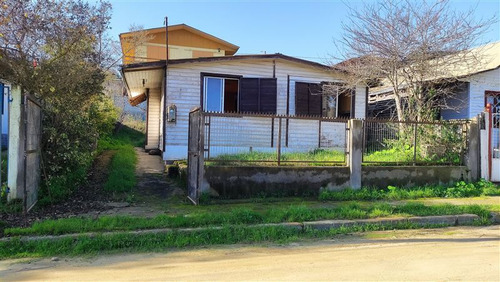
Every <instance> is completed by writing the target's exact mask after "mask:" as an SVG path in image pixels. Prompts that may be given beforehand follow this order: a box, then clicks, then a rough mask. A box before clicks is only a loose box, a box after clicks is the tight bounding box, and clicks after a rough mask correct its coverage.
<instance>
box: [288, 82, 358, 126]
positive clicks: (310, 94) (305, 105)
mask: <svg viewBox="0 0 500 282" xmlns="http://www.w3.org/2000/svg"><path fill="white" fill-rule="evenodd" d="M353 98H354V92H352V91H351V90H342V89H341V87H340V86H339V85H335V84H331V83H306V82H295V114H296V115H309V116H322V117H333V118H335V117H350V116H351V113H352V109H351V108H352V99H353Z"/></svg>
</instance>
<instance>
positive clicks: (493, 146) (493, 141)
mask: <svg viewBox="0 0 500 282" xmlns="http://www.w3.org/2000/svg"><path fill="white" fill-rule="evenodd" d="M486 103H487V104H489V105H490V112H491V121H490V127H491V129H490V132H491V133H490V140H489V142H490V145H489V146H488V147H489V150H490V153H489V154H490V158H491V162H490V164H491V169H490V181H494V182H500V91H486Z"/></svg>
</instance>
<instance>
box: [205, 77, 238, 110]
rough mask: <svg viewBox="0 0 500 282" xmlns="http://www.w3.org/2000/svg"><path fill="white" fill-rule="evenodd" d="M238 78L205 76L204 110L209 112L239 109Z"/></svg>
mask: <svg viewBox="0 0 500 282" xmlns="http://www.w3.org/2000/svg"><path fill="white" fill-rule="evenodd" d="M238 83H239V82H238V79H235V78H220V77H209V76H206V77H205V78H204V86H205V87H204V88H205V89H204V98H203V105H204V110H205V111H209V112H236V111H238Z"/></svg>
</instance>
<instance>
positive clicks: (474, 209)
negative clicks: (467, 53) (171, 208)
mask: <svg viewBox="0 0 500 282" xmlns="http://www.w3.org/2000/svg"><path fill="white" fill-rule="evenodd" d="M463 213H471V214H477V215H479V216H480V217H482V218H484V219H488V217H489V210H488V208H486V207H483V206H479V205H463V206H458V205H450V204H440V205H432V206H426V205H424V204H422V203H407V204H403V205H390V204H388V203H376V204H369V205H361V204H358V203H350V204H348V205H345V206H341V207H329V208H313V207H307V206H305V205H293V206H288V207H283V208H270V209H267V210H263V211H256V210H252V209H249V208H236V209H233V210H231V211H229V212H201V213H194V214H190V215H189V216H184V215H177V216H168V215H159V216H156V217H154V218H140V217H129V216H103V217H100V218H98V219H96V220H94V219H90V218H67V219H58V220H45V221H42V222H36V223H34V224H33V225H32V226H31V227H28V228H7V229H5V230H4V234H5V235H7V236H17V235H61V234H68V233H82V232H103V231H127V230H141V229H156V228H183V227H207V226H222V225H239V224H260V223H279V222H304V221H314V220H324V219H364V218H376V217H388V216H428V215H452V214H463Z"/></svg>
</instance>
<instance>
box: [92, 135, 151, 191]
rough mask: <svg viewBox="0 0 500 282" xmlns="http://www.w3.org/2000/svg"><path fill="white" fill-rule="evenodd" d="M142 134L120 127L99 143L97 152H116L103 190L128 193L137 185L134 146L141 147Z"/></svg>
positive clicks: (142, 141)
mask: <svg viewBox="0 0 500 282" xmlns="http://www.w3.org/2000/svg"><path fill="white" fill-rule="evenodd" d="M144 138H145V137H144V133H142V132H140V131H137V130H134V129H132V128H129V127H127V126H122V127H121V128H120V130H119V131H118V132H116V133H115V134H114V135H113V136H112V137H110V138H106V139H103V140H101V141H100V142H99V150H100V151H104V150H112V151H116V152H115V153H114V155H113V159H112V160H111V164H110V167H109V175H108V180H107V181H106V183H105V184H104V189H105V190H107V191H110V192H128V191H130V190H132V188H134V187H135V185H136V184H137V179H136V177H135V165H136V163H137V156H136V154H135V150H134V146H142V144H143V143H144Z"/></svg>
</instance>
